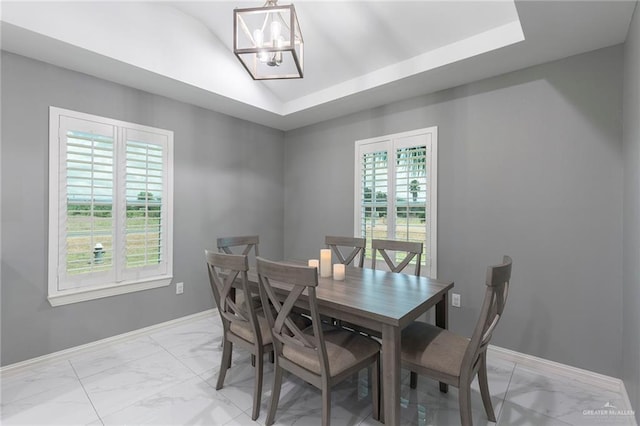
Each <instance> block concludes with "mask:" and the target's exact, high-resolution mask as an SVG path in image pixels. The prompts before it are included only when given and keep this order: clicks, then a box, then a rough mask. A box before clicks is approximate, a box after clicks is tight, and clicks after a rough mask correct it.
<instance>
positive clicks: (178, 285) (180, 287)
mask: <svg viewBox="0 0 640 426" xmlns="http://www.w3.org/2000/svg"><path fill="white" fill-rule="evenodd" d="M182 293H184V283H176V294H182Z"/></svg>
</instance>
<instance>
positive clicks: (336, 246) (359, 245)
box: [324, 236, 366, 268]
mask: <svg viewBox="0 0 640 426" xmlns="http://www.w3.org/2000/svg"><path fill="white" fill-rule="evenodd" d="M324 243H325V244H326V245H327V247H329V248H330V249H331V250H332V251H333V253H334V254H335V255H336V257H337V258H338V261H339V262H340V263H342V264H343V265H351V264H352V263H353V264H354V265H355V264H356V262H355V260H356V257H358V261H357V266H358V268H362V267H364V250H365V246H366V240H365V239H364V238H354V237H333V236H326V237H325V238H324ZM340 247H342V248H347V249H351V252H350V253H349V254H348V255H347V256H345V255H344V254H343V253H342V251H341V250H340Z"/></svg>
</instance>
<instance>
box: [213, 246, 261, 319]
mask: <svg viewBox="0 0 640 426" xmlns="http://www.w3.org/2000/svg"><path fill="white" fill-rule="evenodd" d="M259 243H260V237H259V236H258V235H248V236H240V237H237V236H236V237H221V238H218V239H217V245H218V251H219V252H221V253H226V254H241V255H244V256H248V257H250V256H251V255H252V253H251V252H252V251H253V257H258V256H260V251H259V249H258V245H259ZM234 252H235V253H234ZM246 294H251V293H246ZM236 297H237V300H238V302H241V301H242V299H243V298H244V291H242V292H238V294H237V296H236ZM250 299H251V301H252V302H253V303H254V305H255V306H256V307H259V306H260V296H258V295H257V294H255V295H252V296H251V298H250Z"/></svg>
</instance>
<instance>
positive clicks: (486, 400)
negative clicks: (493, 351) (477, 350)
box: [478, 352, 496, 423]
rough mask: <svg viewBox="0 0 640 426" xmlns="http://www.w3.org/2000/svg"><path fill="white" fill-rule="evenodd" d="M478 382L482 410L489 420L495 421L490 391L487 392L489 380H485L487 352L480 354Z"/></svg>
mask: <svg viewBox="0 0 640 426" xmlns="http://www.w3.org/2000/svg"><path fill="white" fill-rule="evenodd" d="M478 384H479V385H480V395H481V396H482V403H483V404H484V411H485V412H486V413H487V418H488V419H489V421H490V422H494V423H495V421H496V414H495V412H494V411H493V404H492V403H491V393H489V381H488V380H487V354H486V352H485V353H483V354H482V355H480V368H479V369H478Z"/></svg>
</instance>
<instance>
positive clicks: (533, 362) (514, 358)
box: [487, 345, 631, 407]
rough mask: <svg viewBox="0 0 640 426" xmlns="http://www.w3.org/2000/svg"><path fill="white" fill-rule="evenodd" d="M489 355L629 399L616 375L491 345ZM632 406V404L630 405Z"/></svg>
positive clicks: (622, 383)
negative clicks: (606, 390)
mask: <svg viewBox="0 0 640 426" xmlns="http://www.w3.org/2000/svg"><path fill="white" fill-rule="evenodd" d="M487 353H488V355H489V357H496V358H500V359H502V360H505V361H511V362H515V363H517V364H519V365H523V366H526V367H531V368H535V369H536V370H538V371H543V372H546V373H549V374H552V375H556V374H557V375H560V376H563V377H567V378H570V379H574V380H578V381H581V382H583V383H586V384H590V385H593V386H597V387H599V388H605V389H608V390H611V391H613V392H621V393H622V394H623V396H624V397H625V398H626V400H627V401H629V396H628V395H627V390H626V388H625V386H624V382H623V381H622V380H621V379H618V378H616V377H611V376H606V375H604V374H599V373H595V372H593V371H589V370H584V369H582V368H577V367H572V366H570V365H566V364H561V363H559V362H555V361H550V360H548V359H544V358H538V357H536V356H533V355H527V354H523V353H521V352H516V351H512V350H510V349H505V348H501V347H498V346H493V345H489V348H488V352H487ZM628 406H629V407H631V405H630V404H629V405H628Z"/></svg>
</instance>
